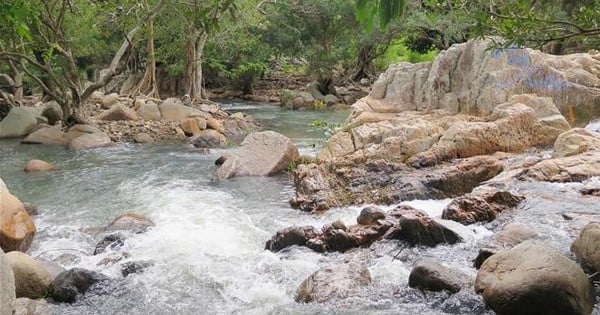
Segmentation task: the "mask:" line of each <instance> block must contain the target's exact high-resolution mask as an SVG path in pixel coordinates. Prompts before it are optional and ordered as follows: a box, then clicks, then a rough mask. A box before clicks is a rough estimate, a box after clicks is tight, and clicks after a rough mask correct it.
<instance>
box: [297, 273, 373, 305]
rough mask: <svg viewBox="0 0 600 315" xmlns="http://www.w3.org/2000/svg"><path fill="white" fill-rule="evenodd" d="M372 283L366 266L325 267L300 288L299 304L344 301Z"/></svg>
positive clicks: (298, 293)
mask: <svg viewBox="0 0 600 315" xmlns="http://www.w3.org/2000/svg"><path fill="white" fill-rule="evenodd" d="M370 283H371V273H370V272H369V269H367V268H366V267H365V266H362V265H358V264H356V263H343V264H337V265H330V266H327V267H324V268H322V269H320V270H318V271H316V272H315V273H313V274H312V275H310V276H309V277H308V278H306V279H305V280H304V281H303V282H302V284H300V286H299V287H298V290H297V292H296V301H297V302H304V303H309V302H318V303H323V302H327V301H331V300H334V299H344V298H347V297H349V296H351V295H352V293H353V291H354V290H355V289H357V288H360V287H363V286H367V285H369V284H370Z"/></svg>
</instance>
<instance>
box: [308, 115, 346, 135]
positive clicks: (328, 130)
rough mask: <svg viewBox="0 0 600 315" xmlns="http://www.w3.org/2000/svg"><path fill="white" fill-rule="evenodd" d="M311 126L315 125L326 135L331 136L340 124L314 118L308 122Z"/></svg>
mask: <svg viewBox="0 0 600 315" xmlns="http://www.w3.org/2000/svg"><path fill="white" fill-rule="evenodd" d="M310 126H311V127H316V128H318V129H321V130H323V131H324V132H325V135H326V136H327V137H329V136H331V135H332V134H334V133H335V132H337V131H338V130H339V129H340V128H341V124H334V123H330V122H328V121H326V120H322V119H315V120H313V121H312V122H311V123H310Z"/></svg>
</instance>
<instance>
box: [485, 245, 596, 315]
mask: <svg viewBox="0 0 600 315" xmlns="http://www.w3.org/2000/svg"><path fill="white" fill-rule="evenodd" d="M475 291H476V292H477V293H479V294H481V295H482V296H483V298H484V300H485V302H486V303H487V305H488V306H489V307H490V308H492V309H493V310H494V311H495V312H497V313H499V314H515V315H518V314H528V315H529V314H545V315H546V314H550V315H551V314H556V315H559V314H582V315H584V314H590V313H591V312H592V308H593V305H594V295H593V294H594V293H593V286H592V284H591V282H590V281H589V280H588V278H587V276H586V275H585V273H583V271H582V270H581V269H580V268H579V266H577V264H576V263H575V262H573V261H571V260H569V259H568V258H567V257H565V256H563V255H562V254H560V253H558V252H557V251H555V250H554V249H552V248H551V247H548V246H547V245H544V244H542V243H537V242H534V241H526V242H523V243H521V244H519V245H517V246H515V247H513V248H512V249H509V250H505V251H502V252H499V253H497V254H495V255H493V256H491V257H490V258H488V259H487V260H486V261H485V262H484V263H483V265H482V266H481V269H479V272H478V274H477V278H476V280H475Z"/></svg>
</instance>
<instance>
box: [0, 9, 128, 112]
mask: <svg viewBox="0 0 600 315" xmlns="http://www.w3.org/2000/svg"><path fill="white" fill-rule="evenodd" d="M83 4H87V2H86V3H80V2H76V1H71V0H47V1H43V2H42V3H41V5H37V6H36V5H34V4H33V3H30V2H28V1H22V0H17V1H14V2H13V3H11V4H10V8H11V9H10V10H11V11H12V12H16V13H13V14H12V15H11V17H12V22H11V24H10V25H9V27H8V28H7V27H4V28H2V37H1V38H2V41H1V42H0V60H2V61H4V62H7V63H8V64H9V65H11V64H12V65H13V66H14V68H15V69H16V71H17V72H22V73H24V75H25V76H27V77H28V78H29V79H30V80H32V81H33V82H34V83H35V86H37V87H38V88H40V89H41V90H42V91H43V93H44V94H45V95H46V96H47V97H49V98H50V99H53V100H55V101H57V102H58V103H59V104H60V105H61V107H62V109H63V114H64V117H63V119H64V121H67V120H69V119H73V120H75V121H82V120H83V119H82V118H81V116H80V115H79V113H78V110H79V107H80V105H81V104H82V103H83V102H84V101H85V100H86V99H87V98H89V96H91V94H92V93H93V92H94V91H95V90H97V89H99V88H101V87H103V86H104V85H106V84H107V83H108V82H109V81H110V80H111V79H112V78H113V77H114V76H115V75H116V74H117V73H119V72H120V71H121V69H122V67H121V65H122V59H123V57H124V55H125V52H126V51H127V48H128V46H129V45H128V43H129V42H130V41H129V40H128V39H127V38H126V40H125V41H124V43H123V44H122V45H121V48H120V49H119V51H118V52H117V54H116V55H115V57H114V58H113V60H112V62H111V64H110V66H109V68H108V69H106V71H105V72H104V74H103V75H102V76H101V77H100V78H99V80H97V81H96V82H93V83H92V84H89V85H87V86H86V85H84V84H83V83H82V80H81V77H82V73H81V71H80V69H79V68H78V67H77V63H76V57H75V55H74V53H73V49H72V46H73V45H72V37H71V36H70V34H69V33H68V31H67V30H68V28H67V27H66V23H67V22H66V21H67V20H69V19H70V18H73V17H74V16H76V15H77V14H78V10H85V9H90V7H87V6H85V5H83ZM2 10H4V11H6V9H5V8H3V9H2ZM21 12H26V13H27V14H26V15H25V14H22V13H21ZM79 22H81V20H80V21H79ZM87 22H90V21H87ZM11 28H12V29H13V30H14V29H15V28H17V29H18V30H21V31H19V32H15V33H11V32H10V29H11ZM135 32H137V30H135V29H134V30H132V31H131V32H130V34H129V36H131V35H132V34H133V33H135Z"/></svg>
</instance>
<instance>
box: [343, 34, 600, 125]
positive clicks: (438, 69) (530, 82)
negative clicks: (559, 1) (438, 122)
mask: <svg viewBox="0 0 600 315" xmlns="http://www.w3.org/2000/svg"><path fill="white" fill-rule="evenodd" d="M493 44H494V41H493V40H491V39H490V40H470V41H468V42H466V43H463V44H456V45H452V46H451V47H450V48H449V49H447V50H445V51H442V52H440V54H439V55H438V56H437V57H436V59H435V60H434V61H433V62H432V63H418V64H411V63H406V62H403V63H399V64H397V65H393V66H390V67H389V68H388V70H387V71H386V72H385V73H383V74H382V75H381V76H380V77H379V79H378V80H377V82H375V83H374V84H373V87H372V92H371V94H370V95H369V96H368V97H366V98H363V99H362V100H360V101H359V102H358V103H357V104H356V105H355V106H354V107H355V108H356V110H360V111H372V112H387V113H390V112H391V113H398V112H405V111H411V110H425V109H428V110H431V109H444V110H446V111H449V112H452V113H464V114H478V115H487V114H490V113H491V112H492V111H493V110H494V108H495V107H496V106H497V105H498V104H502V103H504V102H506V101H508V100H509V98H510V97H511V96H513V95H516V94H525V93H527V94H536V95H538V96H541V97H549V98H551V99H552V101H553V103H554V104H556V106H557V108H558V109H559V111H560V113H562V115H563V116H565V117H569V119H570V122H571V123H576V124H582V123H587V122H588V121H590V120H591V118H592V117H597V116H598V115H600V106H599V105H600V103H598V102H600V98H599V97H598V96H599V95H600V91H599V90H598V88H597V87H598V86H600V78H599V77H598V75H597V68H598V67H599V65H600V60H599V58H597V56H593V55H589V54H572V55H566V56H554V55H549V54H545V53H542V52H540V51H537V50H532V49H528V48H522V49H518V48H507V49H493V48H492V47H493Z"/></svg>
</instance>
